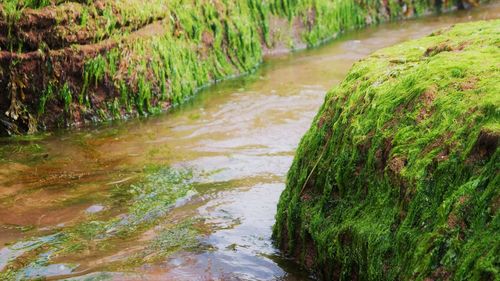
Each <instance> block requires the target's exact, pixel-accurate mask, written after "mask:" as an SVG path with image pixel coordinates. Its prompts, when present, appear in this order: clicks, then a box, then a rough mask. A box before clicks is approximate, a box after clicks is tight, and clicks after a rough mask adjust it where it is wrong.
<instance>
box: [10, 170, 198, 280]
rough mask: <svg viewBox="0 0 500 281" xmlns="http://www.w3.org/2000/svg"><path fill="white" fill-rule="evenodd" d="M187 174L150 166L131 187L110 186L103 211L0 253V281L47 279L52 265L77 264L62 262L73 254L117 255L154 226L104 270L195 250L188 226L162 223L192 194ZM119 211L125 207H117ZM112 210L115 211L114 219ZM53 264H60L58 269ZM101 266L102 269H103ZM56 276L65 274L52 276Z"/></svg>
mask: <svg viewBox="0 0 500 281" xmlns="http://www.w3.org/2000/svg"><path fill="white" fill-rule="evenodd" d="M190 180H191V173H190V172H188V171H176V170H173V169H170V168H165V167H158V166H151V167H147V168H145V169H144V177H143V179H142V180H139V181H137V182H136V183H135V184H132V185H128V184H123V185H116V187H115V189H116V190H115V191H113V192H112V194H115V195H114V196H111V198H110V200H109V202H107V204H106V206H107V207H106V209H107V210H104V211H102V212H98V213H95V214H93V213H89V214H88V216H87V218H86V219H85V220H83V221H80V222H76V223H75V224H73V225H68V226H61V227H59V226H57V227H55V228H54V229H53V230H50V231H49V233H47V234H45V235H44V236H41V237H33V238H30V239H27V240H26V241H19V242H16V243H15V244H13V245H11V246H8V247H6V248H4V249H3V252H2V257H1V259H0V279H1V280H11V279H12V280H19V279H22V280H24V279H32V278H37V277H40V276H46V274H50V272H51V271H50V268H51V267H53V266H58V267H65V268H67V269H68V270H69V272H67V273H66V274H69V273H71V272H72V271H73V270H75V269H76V268H77V267H78V265H76V264H70V263H67V261H68V260H71V259H72V257H73V256H74V255H78V256H79V257H80V258H82V257H84V256H85V255H92V257H94V258H96V257H98V256H99V255H101V254H103V253H106V252H110V251H118V250H120V248H119V247H120V245H122V244H124V243H125V244H126V243H127V241H130V240H132V239H139V238H140V235H141V233H143V232H145V231H146V230H148V229H151V228H152V227H153V226H155V232H157V233H158V235H156V237H155V238H154V239H152V240H151V241H148V242H147V243H145V244H144V246H143V248H141V249H139V250H138V251H135V252H132V255H130V256H129V258H128V259H126V260H125V261H116V262H114V263H113V262H111V263H110V264H107V265H106V266H108V267H110V268H111V267H120V268H124V267H127V266H134V265H140V264H143V263H145V262H154V261H157V260H159V259H162V258H164V257H165V256H167V255H168V254H169V253H170V252H171V251H174V250H179V249H190V248H193V247H195V246H196V245H197V244H198V242H197V238H196V236H197V234H198V231H197V230H196V228H195V227H194V223H195V222H194V221H189V220H188V221H183V222H181V223H178V224H174V222H168V223H165V222H163V221H162V218H163V217H165V215H166V214H167V212H168V211H169V210H170V209H171V208H172V207H173V206H174V205H175V204H176V202H177V203H180V201H178V200H179V199H182V198H186V197H189V196H191V195H192V194H193V192H194V191H193V189H192V188H191V185H190ZM123 206H128V207H126V208H123ZM116 210H121V211H122V212H121V213H120V215H118V216H117V215H116ZM58 261H62V262H64V263H62V264H59V263H58ZM103 266H104V265H103ZM57 274H65V273H64V271H63V272H57Z"/></svg>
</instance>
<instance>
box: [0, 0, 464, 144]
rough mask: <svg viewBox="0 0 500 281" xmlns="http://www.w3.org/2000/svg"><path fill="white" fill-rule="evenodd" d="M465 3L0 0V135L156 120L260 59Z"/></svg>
mask: <svg viewBox="0 0 500 281" xmlns="http://www.w3.org/2000/svg"><path fill="white" fill-rule="evenodd" d="M464 3H469V2H463V1H455V3H452V1H445V2H442V1H436V2H434V3H433V2H432V1H430V2H429V1H423V0H418V1H395V0H389V1H385V2H380V1H373V0H369V1H362V2H357V1H352V0H336V1H328V0H300V1H286V0H271V1H257V0H251V1H246V0H245V1H243V0H241V1H240V0H239V1H229V2H224V1H218V0H210V1H208V0H207V1H181V0H168V1H167V0H154V1H146V2H144V1H137V0H126V1H122V0H102V1H54V0H52V1H49V0H45V1H27V0H5V1H3V2H2V3H1V4H0V30H2V31H0V49H1V51H0V91H1V92H3V93H6V94H5V95H3V96H2V97H0V111H1V112H2V114H0V133H1V134H18V133H25V132H29V133H31V132H35V131H37V130H39V129H41V128H50V127H61V126H68V125H79V124H82V123H85V122H93V121H102V120H109V119H115V118H127V117H129V116H136V115H147V114H155V113H158V112H160V111H163V110H165V109H167V108H169V107H170V106H172V105H176V104H179V103H182V102H183V101H184V100H186V99H187V98H189V97H191V96H192V95H193V94H194V93H195V92H196V91H197V90H198V89H199V88H201V87H204V86H206V85H208V84H210V83H213V82H216V81H219V80H221V79H225V78H228V77H232V76H235V75H241V74H244V73H247V72H250V71H252V70H253V69H254V68H255V67H257V66H258V65H259V64H260V62H261V61H262V57H263V55H264V54H265V53H272V52H273V51H275V50H278V51H279V50H281V49H294V48H301V47H304V46H315V45H317V44H320V43H321V42H323V41H325V40H327V39H329V38H332V37H335V36H336V35H337V34H339V33H341V32H343V31H345V30H349V29H352V28H357V27H360V26H364V25H367V24H373V23H378V22H382V21H387V20H393V19H400V18H407V17H413V16H418V15H422V14H424V13H426V12H428V11H433V10H441V9H450V8H452V7H454V6H459V7H460V6H463V5H464Z"/></svg>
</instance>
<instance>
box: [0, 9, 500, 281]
mask: <svg viewBox="0 0 500 281" xmlns="http://www.w3.org/2000/svg"><path fill="white" fill-rule="evenodd" d="M498 15H500V5H499V3H495V4H491V5H488V6H484V7H482V8H479V9H477V10H474V11H468V12H456V13H452V14H446V15H441V16H432V17H427V18H422V19H417V20H411V21H406V22H400V23H392V24H383V25H380V26H377V27H371V28H367V29H363V30H360V31H351V32H349V33H348V34H346V35H343V36H342V37H341V38H339V39H337V40H335V41H333V42H330V43H328V44H326V45H324V46H322V47H319V48H316V49H313V50H307V51H301V52H297V53H293V54H288V55H282V56H279V57H273V58H268V59H266V60H265V63H264V64H263V65H262V67H261V68H260V69H259V70H258V71H257V72H255V73H253V74H251V75H249V76H247V77H243V78H238V79H235V80H230V81H226V82H223V83H221V84H218V85H216V86H213V87H210V88H208V89H206V90H204V91H202V92H201V93H200V94H199V95H198V96H197V97H196V98H194V99H193V100H191V101H189V102H188V103H187V104H185V105H183V106H181V107H179V108H177V109H175V110H173V111H172V112H170V113H168V114H164V115H161V116H157V117H152V118H148V119H144V120H131V121H128V122H115V123H112V124H107V125H100V126H97V127H92V128H85V129H81V130H70V131H61V132H55V133H52V134H50V135H46V136H40V137H32V138H22V139H2V140H0V145H1V146H2V148H3V151H4V152H3V156H1V157H2V159H0V160H1V161H0V271H1V270H5V268H6V265H7V264H8V262H9V259H12V258H13V257H14V256H16V255H17V254H13V253H14V251H15V250H16V249H24V248H27V249H29V247H31V246H30V245H29V243H30V242H29V241H31V240H30V239H32V237H41V238H43V239H50V237H51V236H50V235H49V234H50V233H52V232H51V229H56V228H64V227H65V226H66V225H71V224H73V223H75V222H78V221H82V220H85V219H86V217H87V216H89V213H98V212H102V211H103V210H107V208H108V207H109V206H106V204H105V202H107V201H106V199H107V198H109V197H110V196H111V195H110V193H111V187H112V186H114V185H116V184H126V183H127V182H133V181H134V180H135V178H136V177H137V176H138V175H139V174H140V171H141V169H142V167H143V166H144V165H147V164H151V163H155V164H157V165H165V166H172V167H175V168H179V169H180V168H182V169H190V170H193V171H195V173H194V174H195V177H194V188H195V190H196V194H195V195H194V196H191V197H189V198H188V199H186V200H184V201H183V204H179V205H178V207H176V208H174V209H173V210H171V212H169V213H168V214H167V215H166V216H165V217H163V218H162V220H163V221H164V222H165V223H173V224H175V223H177V222H179V221H181V220H185V219H188V218H196V219H198V223H197V224H199V225H198V228H200V229H202V230H203V231H201V232H200V234H199V236H198V237H197V239H198V241H199V242H200V243H201V244H202V245H203V246H202V247H199V248H197V249H192V250H182V251H177V252H174V253H173V254H171V255H169V256H168V257H167V258H164V259H162V260H160V261H156V262H154V263H146V264H141V263H138V264H135V265H133V266H132V267H131V268H126V269H121V268H118V269H116V268H115V269H113V270H110V268H109V267H107V265H108V264H111V263H112V262H114V261H117V260H120V259H126V258H127V257H129V256H130V255H132V254H133V253H134V252H135V251H136V250H137V249H140V248H141V245H142V244H144V243H145V241H148V240H151V239H153V237H155V235H156V233H155V228H154V227H153V228H151V229H149V230H146V231H143V232H142V233H141V234H140V235H138V237H135V238H134V239H128V240H127V241H120V242H117V243H119V247H115V248H114V249H115V250H112V251H104V252H102V251H101V252H100V253H99V254H96V255H93V253H84V254H81V255H75V256H72V257H66V260H58V259H57V258H55V259H54V260H53V261H52V262H51V264H48V265H47V264H46V265H44V266H42V267H40V268H38V270H37V271H36V270H35V273H33V269H32V273H29V274H28V273H27V275H22V276H25V277H26V276H28V277H36V276H38V277H40V276H44V277H47V278H49V279H64V278H75V279H77V280H106V279H111V280H113V279H114V280H141V279H144V280H211V279H224V280H309V279H313V278H314V277H313V276H310V275H309V274H308V273H307V272H306V271H305V270H303V269H300V267H298V266H296V265H295V264H293V263H292V262H290V261H289V260H287V259H286V258H284V257H283V256H282V255H281V254H280V252H279V251H278V250H277V249H276V248H275V247H274V246H273V244H272V240H271V232H272V230H271V228H272V225H273V223H274V215H275V212H276V204H277V201H278V198H279V195H280V193H281V191H282V190H283V188H284V181H285V176H286V173H287V170H288V168H289V166H290V164H291V161H292V159H293V156H294V151H295V149H296V147H297V145H298V142H299V140H300V138H301V136H302V135H303V134H304V133H305V131H306V130H307V128H308V127H309V126H310V123H311V121H312V119H313V117H314V115H315V113H316V112H317V110H318V108H319V106H320V105H321V103H322V101H323V98H324V95H325V93H326V91H327V90H328V89H329V88H331V87H332V86H333V85H336V84H338V83H339V82H340V81H341V80H342V79H343V77H344V76H345V74H346V73H347V71H348V69H349V68H350V67H351V65H352V64H353V63H354V62H356V61H357V60H359V59H361V58H363V57H365V56H367V55H369V54H370V53H372V52H374V51H375V50H378V49H380V48H383V47H386V46H390V45H394V44H396V43H399V42H403V41H406V40H409V39H414V38H418V37H422V36H425V35H427V34H430V33H431V32H432V31H433V30H435V29H438V28H440V27H444V26H448V25H450V24H453V23H458V22H466V21H471V20H479V19H491V18H495V17H498ZM107 212H108V213H109V216H114V215H117V214H116V213H119V210H117V211H116V212H115V213H114V212H113V211H112V210H107ZM23 243H24V244H23ZM117 249H118V250H117ZM20 254H22V252H21V253H20ZM20 254H19V255H20ZM30 274H31V275H30Z"/></svg>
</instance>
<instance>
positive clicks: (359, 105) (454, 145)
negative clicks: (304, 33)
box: [274, 20, 500, 280]
mask: <svg viewBox="0 0 500 281" xmlns="http://www.w3.org/2000/svg"><path fill="white" fill-rule="evenodd" d="M499 28H500V21H499V20H495V21H489V22H476V23H469V24H460V25H456V26H453V27H451V28H448V29H444V30H440V31H437V32H435V33H433V34H432V35H430V36H428V37H425V38H422V39H419V40H416V41H411V42H407V43H404V44H401V45H398V46H395V47H391V48H388V49H384V50H381V51H379V52H376V53H374V54H373V55H371V56H370V57H368V58H366V59H364V60H362V61H360V62H359V63H357V64H355V65H354V67H353V68H352V70H351V71H350V72H349V74H348V75H347V77H346V79H345V80H344V81H343V82H342V83H341V85H340V86H338V87H336V88H334V89H333V90H331V91H330V92H329V93H328V94H327V96H326V99H325V102H324V104H323V106H322V107H321V109H320V111H319V113H318V115H317V116H316V118H315V119H314V122H313V124H312V127H311V128H310V129H309V131H308V132H307V134H306V135H305V136H304V137H303V139H302V141H301V143H300V146H299V148H298V150H297V155H296V158H295V160H294V162H293V165H292V167H291V169H290V171H289V174H288V179H287V187H286V189H285V191H284V192H283V194H282V196H281V199H280V202H279V205H278V214H277V222H276V225H275V227H274V237H275V239H276V241H277V243H278V244H279V246H280V247H281V248H282V249H284V250H285V251H286V252H287V253H288V254H290V255H293V256H294V258H296V259H297V260H298V261H300V262H301V263H302V264H304V265H306V266H308V267H310V268H311V269H313V270H314V271H316V272H317V273H318V275H320V276H321V277H323V278H324V279H326V280H351V279H353V278H356V279H358V280H498V279H499V278H500V273H499V253H500V243H499V242H500V241H499V233H500V216H499V213H498V209H499V199H500V189H499V186H500V176H499V163H500V161H499V160H500V159H499V156H500V154H499V150H498V139H499V136H500V110H499V106H500V96H499V93H500V84H499V83H498V81H500V69H499V65H498V62H499V61H500V50H499V48H498V42H499V40H500V34H499V33H498V30H499Z"/></svg>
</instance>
